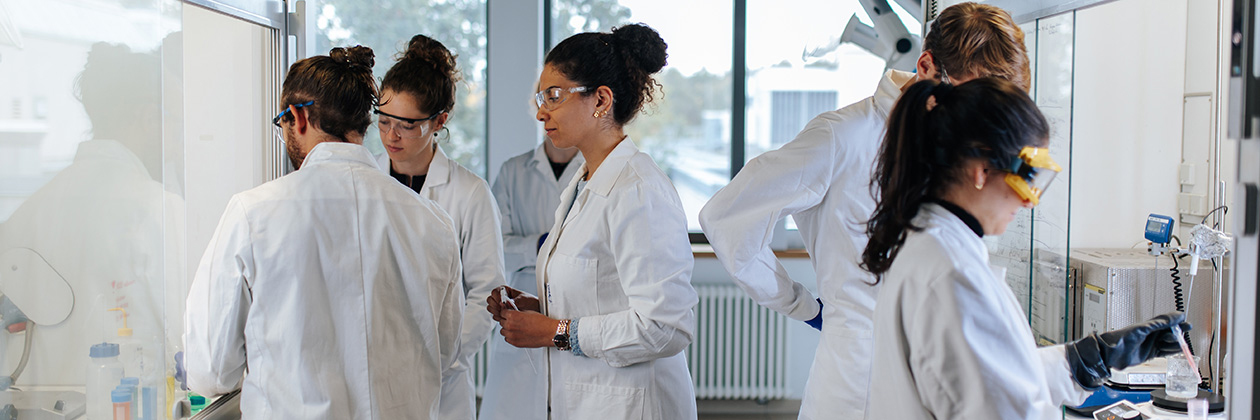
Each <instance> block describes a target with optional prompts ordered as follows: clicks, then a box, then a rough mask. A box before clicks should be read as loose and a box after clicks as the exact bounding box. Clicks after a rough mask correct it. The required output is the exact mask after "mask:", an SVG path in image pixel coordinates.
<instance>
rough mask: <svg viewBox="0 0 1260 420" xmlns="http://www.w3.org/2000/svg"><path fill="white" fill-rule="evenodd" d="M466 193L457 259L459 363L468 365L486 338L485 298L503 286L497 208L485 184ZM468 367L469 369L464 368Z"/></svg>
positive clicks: (488, 326) (489, 325)
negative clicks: (461, 297)
mask: <svg viewBox="0 0 1260 420" xmlns="http://www.w3.org/2000/svg"><path fill="white" fill-rule="evenodd" d="M475 185H476V186H477V187H476V188H473V191H469V192H468V193H469V194H470V195H473V197H472V199H471V200H469V208H468V210H467V211H468V214H467V215H466V217H464V218H463V221H462V223H463V224H464V226H461V227H460V250H459V255H460V260H461V262H462V265H463V270H464V293H465V307H464V320H463V327H462V330H463V332H462V333H461V334H460V348H459V360H460V361H461V362H463V363H471V362H472V356H473V354H476V353H477V351H478V350H480V349H481V345H482V344H485V342H486V340H488V339H490V329H491V328H493V327H494V320H493V319H492V317H491V315H490V312H487V311H486V298H489V297H490V292H491V291H493V290H494V288H496V287H499V286H502V285H504V284H505V283H504V280H503V276H504V274H503V233H502V230H501V228H500V225H499V208H498V205H497V204H495V202H494V196H493V195H492V194H491V193H490V188H489V187H488V186H487V185H486V183H485V181H480V180H478V183H477V184H475ZM466 367H469V366H466Z"/></svg>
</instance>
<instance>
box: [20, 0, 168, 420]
mask: <svg viewBox="0 0 1260 420" xmlns="http://www.w3.org/2000/svg"><path fill="white" fill-rule="evenodd" d="M181 7H182V6H181V4H180V3H179V2H175V1H156V2H152V1H150V2H144V1H128V0H118V1H92V2H86V1H72V0H47V1H40V2H3V3H0V103H2V104H3V108H2V109H3V111H0V294H3V298H0V325H3V326H4V327H5V328H4V329H3V330H0V363H2V364H0V372H3V375H10V374H11V373H12V375H13V376H14V377H15V379H16V380H15V381H14V382H13V383H12V385H15V387H14V388H9V387H8V385H10V383H7V381H0V389H5V391H3V392H0V405H3V404H7V403H10V402H12V403H14V404H15V408H17V409H18V411H19V416H22V415H24V414H23V413H26V412H28V411H34V410H36V409H35V408H34V407H32V406H30V405H31V404H34V403H36V401H38V400H39V399H41V398H44V397H41V395H46V394H41V393H42V392H48V393H57V394H56V395H55V396H53V397H52V398H54V400H55V399H60V400H62V401H63V402H64V403H65V409H66V411H68V412H76V411H77V412H82V411H81V410H84V402H85V399H84V396H83V394H81V393H80V392H82V391H84V390H85V388H86V391H87V401H92V400H93V399H97V398H102V395H103V394H102V392H108V390H105V389H104V388H105V387H108V388H109V389H110V390H112V389H113V387H114V386H116V385H117V384H116V383H115V384H108V383H104V382H102V381H97V383H92V381H90V380H89V378H93V375H92V374H91V372H92V371H94V369H91V368H90V366H92V365H93V363H92V360H93V359H90V357H89V356H90V353H96V355H98V356H100V355H107V354H113V353H115V352H116V353H118V357H119V359H118V363H119V364H120V367H121V369H122V371H120V372H118V373H119V374H122V373H123V372H125V374H126V375H127V376H134V377H138V378H140V380H141V384H140V386H141V387H153V388H154V389H157V390H163V392H155V393H154V395H158V396H157V397H156V398H157V400H161V399H162V398H163V397H164V394H165V392H164V390H165V388H166V380H165V375H166V369H167V364H166V363H165V362H164V361H165V360H169V359H168V358H167V357H166V356H167V354H166V352H167V351H168V350H169V348H168V347H167V346H166V338H167V337H168V336H167V332H166V331H165V328H166V327H167V321H173V322H174V323H179V320H168V319H166V318H165V317H164V315H163V311H164V310H165V308H166V307H167V303H168V302H165V301H164V300H165V299H166V296H167V295H166V287H165V285H166V284H167V282H170V281H174V280H178V279H182V273H180V272H179V271H173V270H174V269H176V268H177V266H176V264H173V263H172V261H177V260H178V259H179V258H178V251H172V250H171V248H168V247H167V246H165V244H166V242H167V241H170V240H171V238H172V237H173V236H177V235H173V232H172V231H171V230H172V229H176V228H177V227H178V226H179V222H178V221H177V218H178V216H180V214H181V210H180V209H182V204H181V202H182V199H181V198H180V196H179V192H180V191H182V186H181V185H180V182H181V180H180V178H179V176H178V174H180V173H182V167H181V166H180V164H181V163H182V150H179V149H178V148H172V146H173V145H178V143H179V141H180V140H179V138H180V134H179V133H180V130H179V127H180V123H181V121H180V120H181V119H182V117H183V115H182V112H181V111H180V108H179V107H171V108H168V107H166V105H168V104H167V102H168V101H172V100H174V101H177V100H178V99H176V98H179V97H180V95H179V93H178V92H179V89H180V86H179V83H180V82H179V78H178V77H171V76H178V74H177V73H176V74H171V73H170V72H171V71H175V72H178V68H179V67H178V66H173V67H172V66H168V64H171V62H172V61H174V62H177V61H178V60H179V57H180V56H181V55H180V52H179V50H180V43H179V42H178V39H179V38H178V37H177V36H172V35H173V34H175V33H177V32H178V31H179V30H180V26H181V24H182V23H181V20H180V10H181ZM124 314H125V315H124ZM102 343H111V344H115V345H118V346H111V345H103V346H97V347H94V345H100V344H102ZM90 349H92V350H90ZM98 361H99V358H98ZM54 385H56V386H65V387H60V388H57V389H58V391H45V389H46V387H47V386H54ZM85 385H86V386H85ZM18 389H21V391H17V390H18ZM16 392H23V393H25V394H24V395H25V398H22V397H19V396H18V395H17V394H15V393H16ZM61 392H64V393H61ZM154 402H155V403H157V402H158V401H154ZM49 403H50V404H51V402H49ZM155 406H158V407H161V406H163V405H162V404H155ZM88 414H89V416H93V417H96V416H97V415H99V418H107V416H106V415H102V414H100V413H96V414H93V412H92V411H88Z"/></svg>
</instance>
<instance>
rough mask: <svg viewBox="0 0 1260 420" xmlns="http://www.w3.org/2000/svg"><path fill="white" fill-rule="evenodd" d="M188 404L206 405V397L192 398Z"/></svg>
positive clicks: (197, 396) (189, 398)
mask: <svg viewBox="0 0 1260 420" xmlns="http://www.w3.org/2000/svg"><path fill="white" fill-rule="evenodd" d="M188 402H189V403H191V404H192V405H206V397H203V396H200V395H193V396H191V397H188Z"/></svg>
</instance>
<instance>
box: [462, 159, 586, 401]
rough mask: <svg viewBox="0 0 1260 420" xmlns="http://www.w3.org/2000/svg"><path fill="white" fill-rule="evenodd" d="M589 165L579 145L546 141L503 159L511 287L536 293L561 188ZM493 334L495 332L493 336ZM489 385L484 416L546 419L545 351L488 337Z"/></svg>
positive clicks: (497, 186)
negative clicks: (541, 253) (537, 271)
mask: <svg viewBox="0 0 1260 420" xmlns="http://www.w3.org/2000/svg"><path fill="white" fill-rule="evenodd" d="M583 163H585V160H584V159H582V155H581V154H579V153H578V149H577V148H575V147H570V148H566V149H561V148H559V147H556V145H555V143H554V142H552V141H551V139H544V140H543V142H542V144H541V145H539V146H538V147H536V148H534V150H532V151H529V152H526V153H522V154H520V155H517V156H516V157H513V158H511V159H508V160H507V161H506V162H503V167H502V168H500V169H499V176H498V177H496V178H495V179H494V187H493V188H492V190H493V191H494V199H495V202H497V203H499V214H501V215H502V216H503V257H504V262H505V263H506V264H507V273H508V286H511V287H512V288H513V289H516V290H519V291H522V292H525V293H529V294H537V293H538V286H537V285H536V284H535V281H536V280H537V278H536V277H535V275H534V263H535V262H537V261H538V248H539V247H541V246H542V243H543V240H545V239H546V238H547V231H548V230H549V229H551V226H552V225H553V224H555V220H556V208H557V207H560V192H561V190H563V189H564V187H565V186H566V185H569V182H570V181H572V180H573V176H574V175H575V174H577V171H578V168H579V167H581V166H582V164H583ZM492 335H493V334H492ZM490 354H491V356H490V358H489V362H490V363H489V366H488V368H487V369H486V386H485V389H484V390H483V391H482V392H483V393H482V398H481V410H480V413H479V414H478V417H477V418H478V419H480V420H521V419H546V418H547V404H546V401H547V378H546V376H545V374H544V372H543V371H542V369H543V367H544V365H543V363H544V360H545V358H546V357H547V355H546V352H544V351H543V350H542V349H528V348H526V349H522V348H517V347H515V346H513V345H511V344H508V343H507V341H504V340H503V339H502V338H501V337H492V338H491V339H490Z"/></svg>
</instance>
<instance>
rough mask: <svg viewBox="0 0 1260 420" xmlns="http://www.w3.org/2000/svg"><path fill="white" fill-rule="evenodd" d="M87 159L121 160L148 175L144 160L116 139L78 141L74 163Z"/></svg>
mask: <svg viewBox="0 0 1260 420" xmlns="http://www.w3.org/2000/svg"><path fill="white" fill-rule="evenodd" d="M88 160H113V161H118V162H122V163H123V164H125V165H126V166H127V167H132V168H135V169H136V171H138V173H141V174H143V175H144V176H146V177H147V176H149V170H148V169H147V168H145V166H144V162H141V161H140V157H138V156H136V154H135V153H134V152H132V151H131V149H128V148H127V146H123V144H122V143H120V142H118V141H116V140H105V139H98V140H88V141H85V142H82V143H79V149H78V151H76V152H75V153H74V163H82V162H85V161H88Z"/></svg>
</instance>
